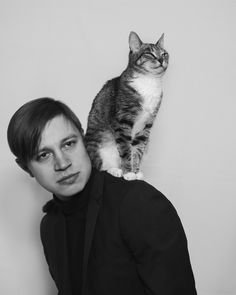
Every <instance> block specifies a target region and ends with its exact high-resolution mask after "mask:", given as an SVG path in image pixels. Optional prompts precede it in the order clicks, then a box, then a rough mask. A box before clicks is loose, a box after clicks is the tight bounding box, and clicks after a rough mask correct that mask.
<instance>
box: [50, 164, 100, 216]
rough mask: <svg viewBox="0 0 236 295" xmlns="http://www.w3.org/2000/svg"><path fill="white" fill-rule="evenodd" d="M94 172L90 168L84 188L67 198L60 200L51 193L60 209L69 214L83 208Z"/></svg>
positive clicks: (88, 194) (86, 202) (88, 195)
mask: <svg viewBox="0 0 236 295" xmlns="http://www.w3.org/2000/svg"><path fill="white" fill-rule="evenodd" d="M94 174H95V171H94V170H93V169H92V171H91V175H90V177H89V180H88V182H87V183H86V185H85V187H84V189H83V190H82V191H80V192H78V193H76V194H75V195H73V196H71V197H70V199H69V200H67V201H62V200H60V199H59V198H58V197H56V196H55V195H53V200H54V202H55V204H56V206H57V207H58V209H59V210H60V211H62V212H63V213H64V214H66V215H70V214H72V213H73V212H75V211H80V210H83V209H84V208H85V207H86V206H87V205H88V201H89V197H90V191H91V185H92V183H93V179H94Z"/></svg>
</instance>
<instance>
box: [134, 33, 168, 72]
mask: <svg viewBox="0 0 236 295" xmlns="http://www.w3.org/2000/svg"><path fill="white" fill-rule="evenodd" d="M163 46H164V34H162V36H161V38H160V39H159V40H158V41H157V42H156V44H150V43H143V42H142V41H141V40H140V38H139V36H138V35H137V34H136V33H135V32H131V33H130V35H129V48H130V53H129V67H132V68H133V69H134V70H136V71H138V72H141V73H144V74H145V73H146V74H148V73H150V74H153V75H157V76H162V75H163V74H164V73H165V71H166V69H167V67H168V61H169V54H168V52H167V51H166V50H165V49H164V47H163Z"/></svg>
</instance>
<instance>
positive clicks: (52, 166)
mask: <svg viewBox="0 0 236 295" xmlns="http://www.w3.org/2000/svg"><path fill="white" fill-rule="evenodd" d="M28 168H29V170H30V172H31V173H32V175H33V176H34V177H35V178H36V180H37V181H38V183H39V184H40V185H41V186H43V187H44V188H45V189H46V190H48V191H49V192H52V193H54V194H55V195H56V196H57V197H58V198H60V199H61V200H66V199H68V197H70V196H72V195H73V194H75V193H78V192H80V191H82V190H83V188H84V186H85V185H86V183H87V181H88V179H89V176H90V173H91V162H90V159H89V156H88V154H87V151H86V149H85V146H84V143H83V139H82V136H81V134H80V132H79V130H78V129H77V128H76V127H75V126H74V125H73V124H72V123H71V122H70V121H68V120H67V119H66V118H65V117H63V116H62V115H61V116H57V117H55V118H53V119H52V120H51V121H49V122H48V123H47V124H46V126H45V128H44V130H43V132H42V134H41V142H40V144H39V149H38V154H37V155H36V156H35V157H34V158H33V159H32V160H31V161H30V162H29V163H28Z"/></svg>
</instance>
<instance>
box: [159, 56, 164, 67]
mask: <svg viewBox="0 0 236 295" xmlns="http://www.w3.org/2000/svg"><path fill="white" fill-rule="evenodd" d="M158 61H159V63H160V64H161V65H162V64H163V61H164V59H163V58H162V57H160V58H159V59H158Z"/></svg>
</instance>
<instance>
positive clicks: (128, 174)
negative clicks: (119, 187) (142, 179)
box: [123, 172, 136, 180]
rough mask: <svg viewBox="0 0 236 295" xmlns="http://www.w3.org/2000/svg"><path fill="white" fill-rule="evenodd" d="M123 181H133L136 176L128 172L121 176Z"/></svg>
mask: <svg viewBox="0 0 236 295" xmlns="http://www.w3.org/2000/svg"><path fill="white" fill-rule="evenodd" d="M123 177H124V179H126V180H135V179H136V174H135V173H134V172H128V173H125V174H124V175H123Z"/></svg>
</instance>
